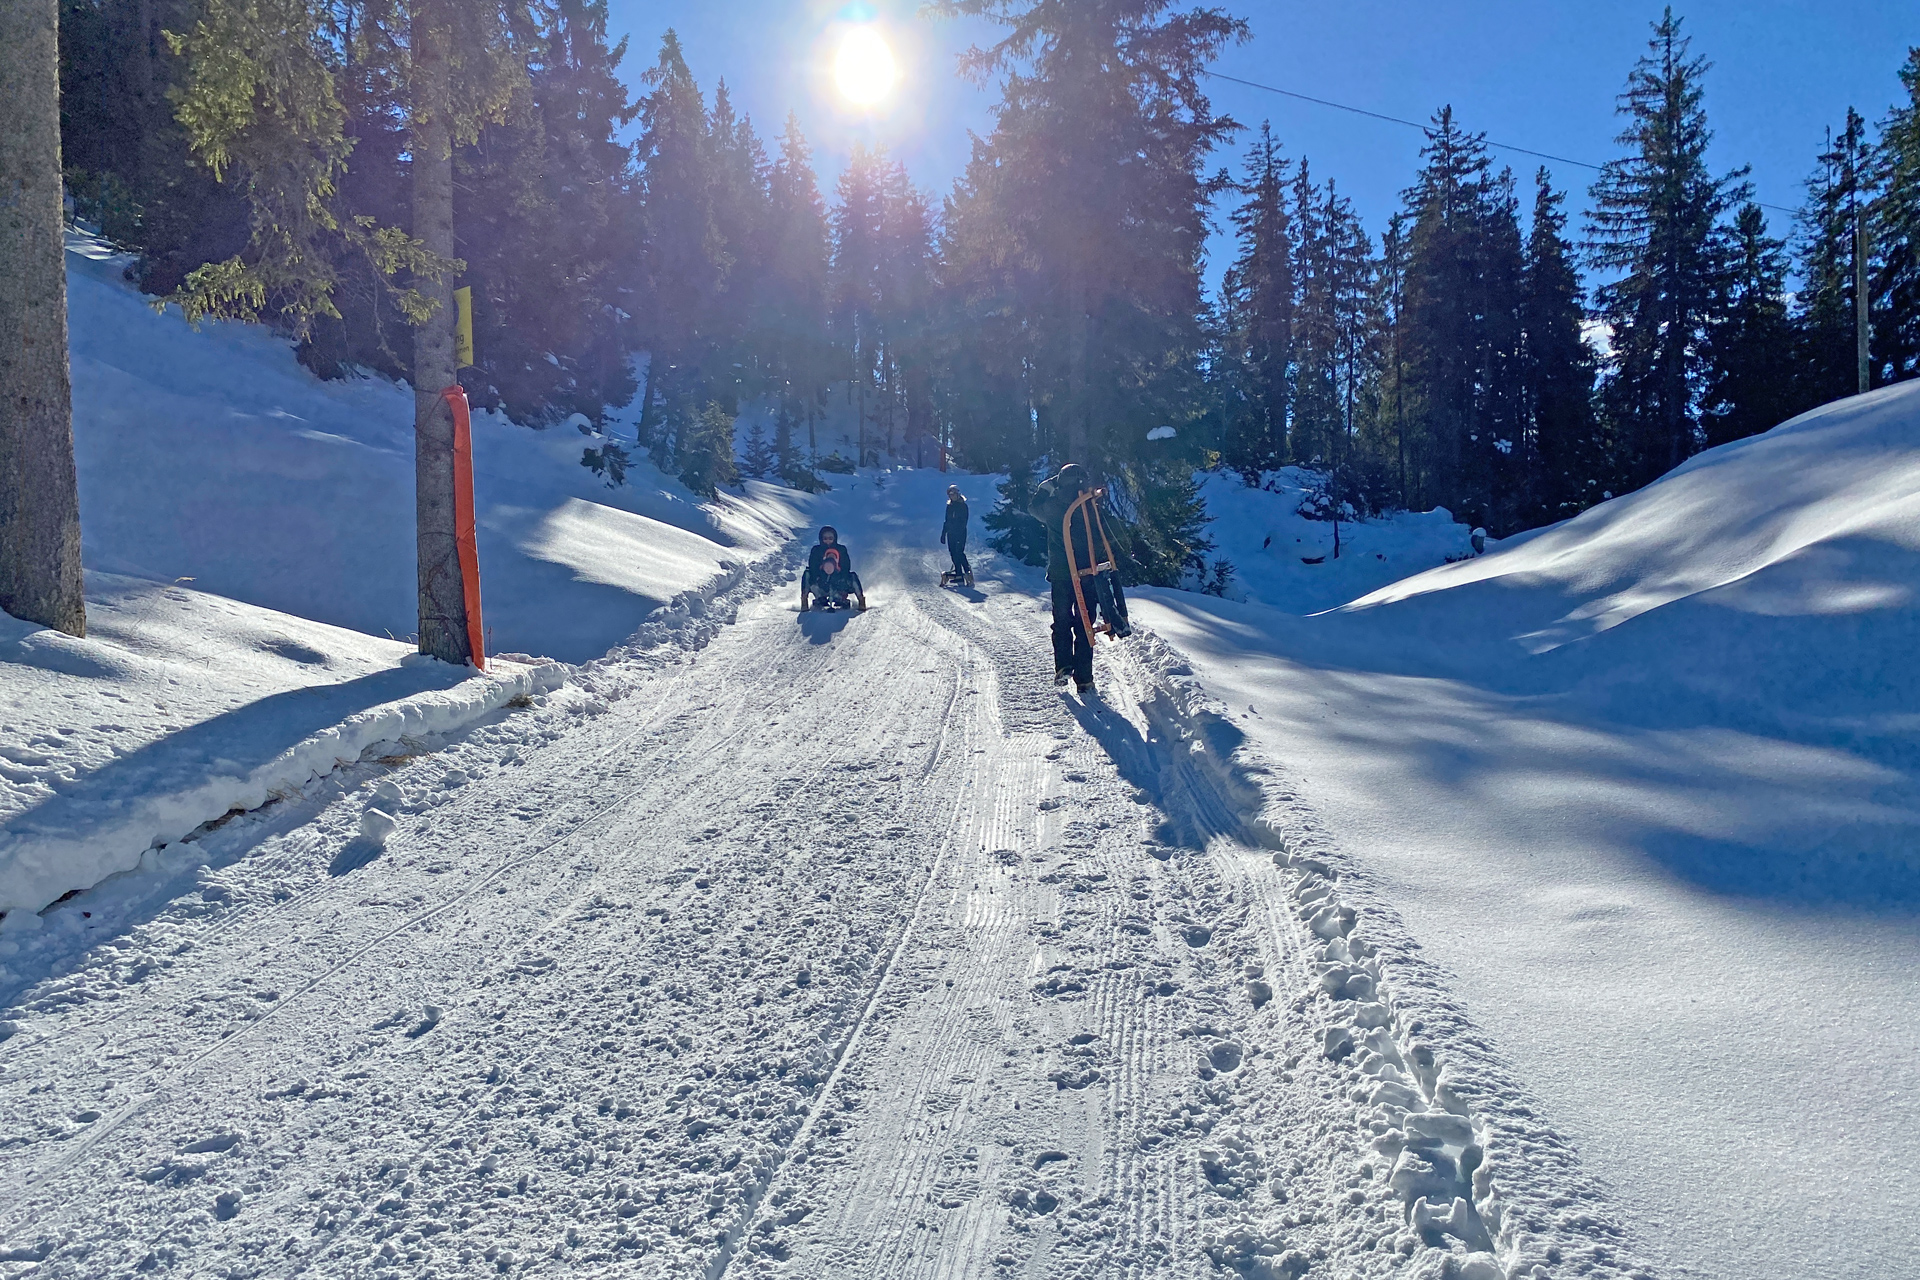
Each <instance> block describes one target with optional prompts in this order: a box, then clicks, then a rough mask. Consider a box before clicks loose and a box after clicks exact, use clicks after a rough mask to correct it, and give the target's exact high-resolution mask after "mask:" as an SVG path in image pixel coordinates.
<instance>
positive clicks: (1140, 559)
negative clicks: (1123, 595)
mask: <svg viewBox="0 0 1920 1280" xmlns="http://www.w3.org/2000/svg"><path fill="white" fill-rule="evenodd" d="M1109 500H1110V506H1111V509H1112V511H1113V513H1114V515H1115V517H1116V519H1114V520H1112V521H1110V522H1109V524H1110V527H1109V529H1108V533H1109V535H1110V536H1111V537H1112V538H1113V540H1114V542H1115V543H1116V544H1117V546H1116V548H1115V550H1116V551H1117V552H1118V553H1119V556H1120V565H1119V568H1120V571H1121V576H1122V577H1123V578H1124V579H1126V580H1127V581H1128V582H1129V583H1132V584H1140V585H1146V586H1155V587H1178V586H1180V585H1181V583H1182V582H1183V581H1184V580H1185V579H1187V577H1188V575H1193V576H1195V577H1201V578H1204V576H1205V574H1206V572H1207V552H1209V551H1211V550H1213V541H1212V540H1211V539H1210V538H1208V537H1207V536H1206V534H1205V532H1204V530H1205V529H1206V526H1207V522H1208V521H1209V520H1211V519H1212V517H1211V516H1209V515H1208V514H1207V506H1206V503H1205V502H1204V501H1202V500H1201V497H1200V486H1199V482H1198V481H1197V480H1196V479H1195V478H1194V472H1193V467H1192V465H1191V464H1189V463H1186V462H1182V461H1179V460H1175V459H1156V460H1153V461H1145V460H1139V461H1133V462H1129V463H1128V464H1126V466H1124V467H1123V468H1122V469H1121V472H1120V476H1119V483H1118V485H1117V487H1116V488H1115V489H1114V490H1112V491H1110V494H1109Z"/></svg>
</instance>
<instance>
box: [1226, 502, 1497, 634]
mask: <svg viewBox="0 0 1920 1280" xmlns="http://www.w3.org/2000/svg"><path fill="white" fill-rule="evenodd" d="M1197 478H1198V479H1199V481H1200V496H1201V497H1202V498H1203V499H1204V500H1205V501H1206V504H1207V514H1208V515H1209V516H1211V517H1213V519H1212V521H1211V523H1209V524H1208V525H1207V527H1206V535H1207V537H1209V538H1211V539H1212V540H1213V544H1214V549H1213V551H1212V553H1211V555H1210V557H1209V558H1210V559H1212V558H1219V557H1225V558H1226V560H1227V561H1228V562H1230V563H1231V564H1232V565H1233V581H1232V583H1231V584H1230V585H1229V586H1228V587H1227V591H1226V598H1227V599H1229V600H1252V601H1256V602H1258V603H1260V604H1265V605H1271V606H1272V607H1274V608H1276V609H1284V610H1285V611H1286V612H1288V613H1319V612H1320V611H1321V610H1323V609H1331V608H1333V607H1334V606H1336V605H1341V604H1345V603H1346V602H1347V601H1349V600H1352V599H1354V598H1355V597H1356V596H1362V595H1365V594H1366V593H1368V592H1369V591H1374V590H1376V589H1378V588H1380V587H1383V586H1385V585H1386V584H1388V583H1390V582H1393V581H1396V580H1397V579H1400V578H1404V577H1406V576H1407V575H1408V574H1410V573H1418V572H1420V571H1421V570H1423V569H1430V568H1432V567H1433V566H1435V565H1438V564H1442V563H1444V562H1445V561H1446V560H1447V559H1448V558H1449V557H1452V558H1455V559H1459V558H1464V557H1466V556H1468V555H1470V554H1471V550H1472V549H1471V538H1470V536H1469V535H1470V534H1471V533H1472V530H1470V529H1468V528H1467V526H1465V525H1463V524H1460V523H1458V522H1456V521H1455V520H1454V518H1453V516H1452V514H1451V513H1450V512H1448V511H1447V509H1446V508H1444V507H1436V508H1434V509H1433V510H1432V511H1401V512H1396V513H1394V514H1393V515H1390V516H1383V517H1380V518H1378V519H1374V520H1361V521H1349V520H1343V521H1341V522H1340V554H1339V555H1338V556H1335V555H1334V554H1333V525H1332V523H1331V522H1329V521H1325V520H1309V519H1307V518H1306V517H1305V516H1303V515H1301V514H1300V504H1301V502H1302V501H1303V500H1304V499H1305V498H1306V496H1307V491H1308V485H1309V483H1310V481H1311V479H1312V477H1311V476H1310V475H1309V474H1308V473H1307V472H1305V471H1302V470H1301V469H1300V468H1298V467H1286V468H1284V469H1282V470H1279V471H1269V472H1267V473H1266V474H1265V475H1263V476H1262V477H1261V479H1260V483H1259V484H1258V485H1248V484H1247V483H1246V482H1245V481H1243V480H1242V479H1241V478H1240V476H1239V475H1238V473H1236V472H1232V471H1203V472H1200V473H1199V475H1198V477H1197ZM1309 562H1312V563H1309Z"/></svg>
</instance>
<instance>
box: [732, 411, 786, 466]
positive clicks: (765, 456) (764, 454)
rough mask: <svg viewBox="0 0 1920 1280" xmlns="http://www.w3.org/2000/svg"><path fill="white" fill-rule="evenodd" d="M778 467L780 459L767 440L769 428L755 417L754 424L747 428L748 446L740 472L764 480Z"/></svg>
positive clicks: (742, 457)
mask: <svg viewBox="0 0 1920 1280" xmlns="http://www.w3.org/2000/svg"><path fill="white" fill-rule="evenodd" d="M778 469H779V459H778V458H777V457H776V456H775V452H774V447H773V445H772V444H771V443H769V441H768V440H767V429H766V427H764V426H762V425H761V423H760V420H759V419H758V418H755V419H754V421H753V425H752V426H750V427H748V428H747V448H746V451H745V452H744V453H743V454H742V455H741V457H740V474H741V475H743V476H752V477H753V478H754V479H755V480H764V479H766V478H767V477H768V476H770V475H773V474H775V473H776V472H777V471H778Z"/></svg>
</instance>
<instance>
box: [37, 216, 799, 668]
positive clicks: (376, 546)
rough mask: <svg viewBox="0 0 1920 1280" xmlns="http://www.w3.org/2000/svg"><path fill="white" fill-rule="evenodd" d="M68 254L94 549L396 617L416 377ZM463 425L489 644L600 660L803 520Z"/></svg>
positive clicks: (391, 626)
mask: <svg viewBox="0 0 1920 1280" xmlns="http://www.w3.org/2000/svg"><path fill="white" fill-rule="evenodd" d="M68 264H69V270H68V307H69V310H70V313H71V322H72V351H73V384H74V441H75V449H76V453H77V456H78V460H79V465H80V508H81V511H80V514H81V526H82V535H83V537H84V539H85V555H86V562H87V565H88V567H89V568H93V569H103V570H107V571H109V572H113V573H120V574H125V575H128V576H132V577H142V578H150V579H155V580H158V581H162V582H171V581H173V580H175V579H177V578H191V579H192V580H193V582H194V584H195V585H196V586H197V587H199V588H200V589H202V590H206V591H212V592H215V593H218V594H220V595H224V596H228V597H231V598H232V599H235V600H244V601H247V602H248V603H251V604H257V605H261V606H264V607H266V608H269V609H275V610H278V611H280V612H282V613H289V614H294V615H296V616H299V617H304V618H312V619H315V620H317V621H323V622H330V623H333V624H334V625H336V626H342V627H351V628H352V629H354V630H356V631H363V632H366V633H367V634H369V635H382V634H385V635H390V636H393V637H396V638H399V639H405V638H407V637H408V636H410V635H411V634H412V633H413V630H414V627H415V611H416V597H415V583H414V543H413V518H414V517H413V503H414V494H413V426H412V423H413V396H412V392H411V391H410V390H408V389H407V388H406V387H404V386H399V385H396V384H393V383H390V382H387V381H384V380H382V379H377V378H362V379H350V380H347V381H341V382H323V381H321V380H319V379H318V378H315V377H314V376H313V375H312V374H311V373H309V372H308V371H307V370H305V369H303V368H301V367H300V365H299V363H298V362H297V361H295V359H294V357H293V351H292V348H291V347H290V346H289V345H288V344H287V343H286V342H284V341H281V340H279V339H277V338H275V337H274V336H273V335H272V334H270V333H268V332H266V331H265V330H263V329H261V328H259V327H258V326H252V325H239V324H223V323H211V324H206V325H203V326H201V328H200V329H198V330H195V329H193V328H191V327H189V326H188V325H187V324H186V323H184V322H183V321H182V320H181V319H180V316H179V314H178V312H177V311H168V312H166V313H156V312H155V311H154V310H153V308H152V306H151V305H149V300H148V299H146V298H143V297H141V296H140V295H139V294H138V293H137V292H135V291H134V289H133V288H132V287H131V286H130V285H128V284H127V283H126V282H125V281H124V280H123V279H122V278H121V272H122V271H123V269H124V266H125V261H124V259H122V258H120V257H118V256H116V255H114V254H112V253H111V252H110V251H108V250H107V249H105V248H104V247H102V246H100V245H98V244H97V243H96V242H92V241H88V240H85V239H80V238H76V239H74V240H72V241H70V243H69V252H68ZM473 435H474V493H475V502H476V505H477V508H478V517H479V526H480V529H479V533H480V563H481V579H482V596H483V600H484V609H485V615H486V623H487V627H488V631H489V634H490V637H491V638H490V642H489V645H490V647H491V648H493V649H496V650H502V651H520V652H526V653H541V654H548V655H551V656H553V657H557V658H560V659H563V660H565V661H569V662H584V661H587V660H589V659H591V658H595V657H597V656H599V655H600V654H602V653H604V652H606V651H607V650H608V649H609V648H611V647H612V646H613V645H615V644H618V643H619V642H620V641H622V640H624V639H626V638H627V637H628V636H629V635H631V634H632V633H633V632H634V630H635V629H636V628H637V627H639V626H640V624H641V622H642V621H643V620H644V619H645V618H646V616H647V615H648V614H649V613H650V612H652V611H653V610H655V609H657V608H660V607H662V606H665V605H668V604H669V603H671V602H672V601H673V600H674V598H675V597H677V596H680V595H681V594H683V593H685V592H689V591H701V590H712V589H717V586H716V584H717V583H718V582H719V580H721V579H723V578H725V577H726V576H727V575H728V573H729V569H728V566H729V565H730V564H739V563H745V562H747V561H751V560H754V559H758V558H760V557H763V556H765V555H768V554H770V553H771V552H773V551H774V550H776V549H777V548H778V547H780V546H781V545H783V544H784V543H785V541H786V540H787V538H788V537H789V536H790V535H791V531H792V530H793V528H794V527H795V526H797V525H801V524H804V523H806V520H807V516H806V514H805V513H806V508H807V502H808V499H807V496H806V495H804V494H799V493H795V492H793V491H791V490H787V489H781V488H778V487H776V486H772V485H761V484H752V483H750V484H748V485H747V486H746V491H745V493H744V495H742V496H735V495H731V494H726V495H722V496H721V497H720V498H719V499H718V500H717V501H714V502H701V501H699V500H698V499H696V498H695V497H694V495H693V494H691V493H690V492H688V491H687V490H686V489H685V488H684V487H682V486H681V485H680V484H679V483H678V481H675V480H673V479H671V478H669V477H667V476H664V475H662V474H661V473H660V471H659V470H658V469H657V468H655V467H654V466H652V464H651V463H650V462H648V461H647V460H646V459H645V458H644V457H636V458H635V460H634V463H633V466H632V467H631V469H630V470H629V473H628V477H627V483H626V484H625V485H624V486H622V487H620V488H608V487H607V486H606V485H605V484H603V483H602V482H601V481H600V480H599V479H598V478H596V477H595V476H594V475H593V474H592V473H591V472H589V471H588V470H587V469H586V468H584V467H582V466H581V465H580V455H581V451H582V449H583V448H584V447H585V446H586V445H588V444H591V443H596V442H594V441H590V440H589V439H588V438H587V437H585V436H583V435H581V434H580V433H579V431H578V430H576V429H575V428H573V427H571V426H561V427H556V428H554V429H552V430H548V431H530V430H527V429H525V428H522V427H516V426H514V425H513V424H512V423H510V422H507V421H506V420H505V419H504V418H501V417H499V416H498V415H495V414H490V413H476V414H475V415H474V418H473Z"/></svg>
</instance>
